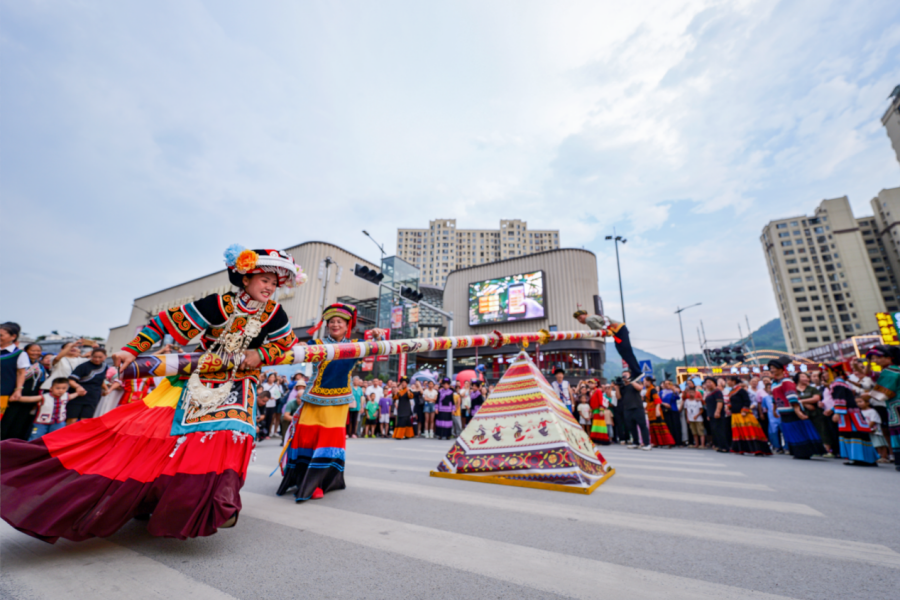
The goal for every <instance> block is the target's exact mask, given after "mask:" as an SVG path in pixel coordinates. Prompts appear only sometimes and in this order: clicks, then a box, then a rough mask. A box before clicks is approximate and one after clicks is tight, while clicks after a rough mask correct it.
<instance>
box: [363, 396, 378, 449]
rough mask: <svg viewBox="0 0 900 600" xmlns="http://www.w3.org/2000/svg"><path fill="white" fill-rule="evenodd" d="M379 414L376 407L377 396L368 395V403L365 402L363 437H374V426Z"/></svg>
mask: <svg viewBox="0 0 900 600" xmlns="http://www.w3.org/2000/svg"><path fill="white" fill-rule="evenodd" d="M380 413H381V407H380V406H379V405H378V396H377V395H376V394H375V392H372V393H371V394H369V401H368V402H366V432H365V437H367V438H373V437H375V426H376V425H377V424H378V420H379V419H378V418H379V416H380Z"/></svg>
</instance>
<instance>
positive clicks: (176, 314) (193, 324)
mask: <svg viewBox="0 0 900 600" xmlns="http://www.w3.org/2000/svg"><path fill="white" fill-rule="evenodd" d="M222 299H223V300H224V299H225V298H224V297H223V298H222ZM222 306H223V304H222V302H221V300H220V297H219V295H218V294H212V295H211V296H207V297H205V298H201V299H200V300H197V301H196V302H191V303H189V304H184V305H182V306H176V307H175V308H170V309H169V310H165V311H163V312H161V313H159V314H158V315H156V316H155V317H153V318H152V319H150V322H149V323H148V324H147V325H146V326H145V327H144V328H143V329H142V330H141V332H140V333H138V334H137V336H135V338H134V339H133V340H131V341H130V342H128V344H126V345H125V347H123V348H122V350H124V351H125V352H130V353H131V354H134V355H135V356H137V355H138V354H140V353H141V352H146V351H147V350H149V349H150V348H151V346H153V344H155V343H156V342H158V341H160V340H161V339H162V338H163V337H164V336H165V335H166V334H167V333H168V334H169V335H171V336H172V338H173V339H174V340H175V341H176V342H177V343H178V344H181V345H184V344H187V343H188V342H190V341H191V340H192V339H193V338H195V337H197V336H198V335H200V333H201V332H202V331H203V330H204V329H206V328H207V327H210V326H212V325H221V324H223V323H225V321H227V320H228V317H227V316H226V315H225V314H224V312H223V308H222Z"/></svg>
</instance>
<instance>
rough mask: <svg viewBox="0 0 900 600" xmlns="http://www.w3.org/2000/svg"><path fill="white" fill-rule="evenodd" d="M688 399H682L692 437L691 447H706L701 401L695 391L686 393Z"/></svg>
mask: <svg viewBox="0 0 900 600" xmlns="http://www.w3.org/2000/svg"><path fill="white" fill-rule="evenodd" d="M687 395H689V396H690V399H688V400H685V401H684V410H685V414H686V415H687V422H688V427H689V428H690V430H691V435H692V436H693V438H694V443H693V444H692V445H691V448H705V447H706V428H705V427H704V426H703V401H702V400H700V399H699V395H698V394H696V393H691V394H687Z"/></svg>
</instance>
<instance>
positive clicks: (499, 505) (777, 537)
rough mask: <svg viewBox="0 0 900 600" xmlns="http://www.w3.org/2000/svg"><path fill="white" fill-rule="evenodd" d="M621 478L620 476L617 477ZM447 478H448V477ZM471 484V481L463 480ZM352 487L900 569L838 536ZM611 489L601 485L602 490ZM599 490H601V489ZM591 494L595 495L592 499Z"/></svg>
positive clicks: (887, 555) (390, 484)
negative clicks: (837, 537)
mask: <svg viewBox="0 0 900 600" xmlns="http://www.w3.org/2000/svg"><path fill="white" fill-rule="evenodd" d="M616 477H618V475H616ZM442 481H446V480H442ZM462 483H469V482H460V484H462ZM350 485H351V486H352V487H360V488H364V489H367V490H372V491H378V492H387V493H392V494H399V495H405V496H416V497H419V498H423V499H427V500H436V501H442V502H454V503H457V504H466V505H470V506H478V507H482V508H488V509H492V510H506V511H515V512H520V513H525V514H531V515H539V516H541V517H554V518H558V519H569V520H575V521H578V522H582V523H590V524H594V525H599V526H604V527H605V526H613V527H623V528H626V529H638V530H641V531H647V532H650V533H656V534H664V535H671V536H685V537H691V538H699V539H704V540H710V541H714V542H722V543H727V544H741V545H746V546H755V547H759V548H764V549H766V550H777V551H783V552H793V553H795V554H806V555H810V556H818V557H822V558H830V559H834V560H839V561H845V560H854V561H857V562H861V563H865V564H871V565H877V566H884V567H891V568H894V569H900V553H897V552H894V551H893V550H891V549H890V548H888V547H887V546H882V545H879V544H868V543H865V542H853V541H848V540H837V539H832V538H826V537H817V536H811V535H797V534H792V533H781V532H779V531H769V530H764V529H755V528H749V527H737V526H731V525H720V524H718V523H704V522H702V521H689V520H685V519H671V518H667V517H657V516H652V515H640V514H634V513H627V512H621V511H611V510H606V509H605V508H600V507H596V508H595V509H593V510H592V508H591V507H588V506H586V503H585V502H577V503H563V502H544V501H539V500H530V499H525V498H514V497H510V496H500V495H495V494H485V493H481V492H477V491H473V490H470V489H462V488H460V489H454V488H451V487H448V486H444V485H441V486H440V487H438V486H433V485H420V484H416V483H403V482H399V481H389V480H385V479H371V478H367V477H355V476H354V477H353V478H352V480H351V482H350ZM603 487H605V485H604V486H601V489H602V488H603ZM595 493H597V492H595ZM588 498H590V497H588Z"/></svg>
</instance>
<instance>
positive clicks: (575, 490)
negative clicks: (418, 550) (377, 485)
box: [431, 469, 616, 494]
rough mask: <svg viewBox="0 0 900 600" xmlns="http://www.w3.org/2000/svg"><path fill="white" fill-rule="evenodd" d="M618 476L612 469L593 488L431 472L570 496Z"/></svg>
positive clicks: (449, 476) (449, 477)
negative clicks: (562, 493)
mask: <svg viewBox="0 0 900 600" xmlns="http://www.w3.org/2000/svg"><path fill="white" fill-rule="evenodd" d="M615 474H616V470H615V469H610V470H609V471H607V472H606V475H604V476H603V477H601V478H600V479H598V480H597V481H596V482H595V483H594V485H592V486H591V487H586V488H583V487H575V486H572V485H562V484H560V483H544V482H541V481H523V480H521V479H510V478H508V477H497V476H495V475H473V474H471V473H444V472H442V471H431V476H432V477H443V478H444V479H465V480H466V481H479V482H481V483H495V484H497V485H513V486H516V487H527V488H537V489H539V490H552V491H554V492H568V493H570V494H590V493H592V492H593V491H594V490H596V489H597V488H598V487H600V484H601V483H605V482H606V480H607V479H609V478H610V477H612V476H613V475H615Z"/></svg>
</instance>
